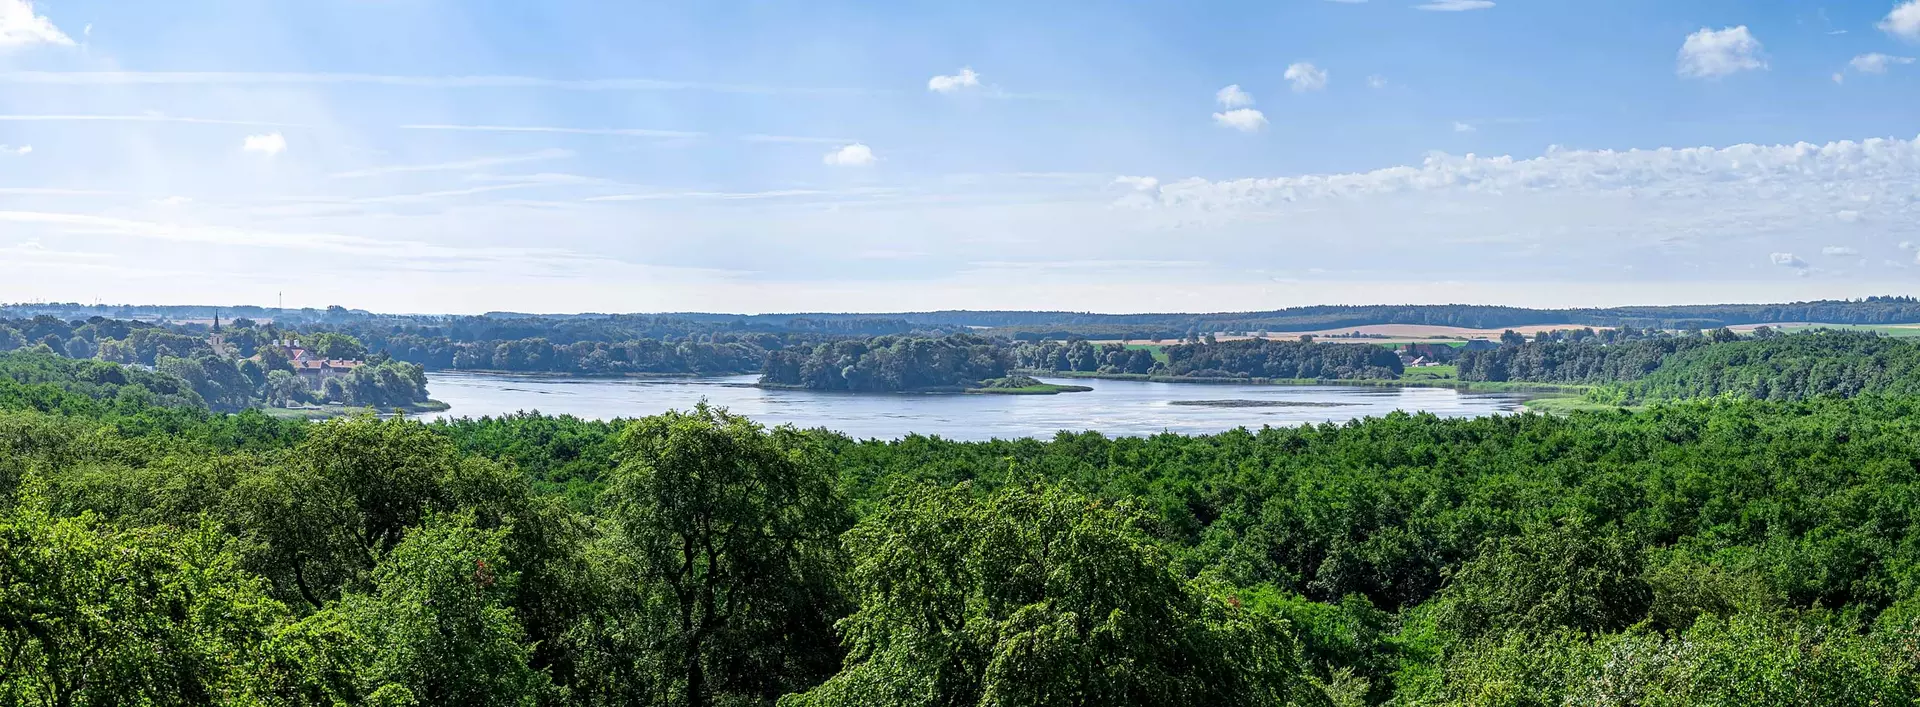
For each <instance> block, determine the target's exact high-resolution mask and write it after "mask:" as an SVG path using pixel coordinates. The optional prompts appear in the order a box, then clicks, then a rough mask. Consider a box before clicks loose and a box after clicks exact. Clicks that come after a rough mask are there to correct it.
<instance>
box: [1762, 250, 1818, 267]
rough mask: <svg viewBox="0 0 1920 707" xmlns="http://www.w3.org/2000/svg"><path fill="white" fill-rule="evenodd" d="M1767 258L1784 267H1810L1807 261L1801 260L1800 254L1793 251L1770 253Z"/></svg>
mask: <svg viewBox="0 0 1920 707" xmlns="http://www.w3.org/2000/svg"><path fill="white" fill-rule="evenodd" d="M1767 259H1768V260H1772V261H1773V264H1774V265H1778V266H1780V267H1783V268H1796V269H1802V270H1804V269H1806V268H1807V267H1809V266H1808V265H1807V261H1805V260H1801V259H1800V258H1799V256H1796V255H1794V254H1792V253H1774V254H1772V255H1768V256H1767Z"/></svg>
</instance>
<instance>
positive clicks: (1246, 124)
mask: <svg viewBox="0 0 1920 707" xmlns="http://www.w3.org/2000/svg"><path fill="white" fill-rule="evenodd" d="M1213 122H1215V123H1217V124H1220V125H1224V126H1227V127H1229V128H1233V129H1234V130H1238V131H1241V132H1246V133H1251V132H1256V131H1258V130H1259V129H1260V128H1263V127H1266V125H1267V114H1265V113H1262V112H1260V111H1259V110H1256V109H1253V108H1235V109H1233V110H1230V111H1227V112H1225V113H1215V114H1213Z"/></svg>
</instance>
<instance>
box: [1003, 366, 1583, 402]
mask: <svg viewBox="0 0 1920 707" xmlns="http://www.w3.org/2000/svg"><path fill="white" fill-rule="evenodd" d="M1450 368H1452V367H1451V366H1434V367H1432V368H1429V369H1414V370H1415V371H1433V370H1436V369H1450ZM1021 373H1023V374H1026V375H1033V376H1049V377H1054V378H1094V379H1100V380H1130V381H1147V382H1151V383H1196V384H1201V385H1206V384H1214V385H1352V386H1367V387H1375V388H1453V389H1455V390H1461V391H1466V392H1471V393H1561V394H1570V395H1577V394H1581V393H1585V392H1586V391H1587V390H1588V389H1590V388H1592V387H1593V386H1586V385H1556V384H1552V383H1522V382H1514V381H1462V380H1460V379H1458V378H1454V377H1452V376H1442V375H1418V374H1415V376H1414V377H1406V378H1196V377H1193V376H1155V375H1147V374H1142V373H1094V372H1089V371H1021Z"/></svg>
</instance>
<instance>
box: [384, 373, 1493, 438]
mask: <svg viewBox="0 0 1920 707" xmlns="http://www.w3.org/2000/svg"><path fill="white" fill-rule="evenodd" d="M757 379H758V376H751V375H748V376H728V377H724V378H675V379H636V378H618V379H606V378H542V377H531V376H503V375H491V374H471V373H431V374H428V376H427V386H428V389H429V390H430V391H431V392H432V394H433V397H434V399H436V400H441V401H445V402H446V403H448V404H450V405H452V406H453V407H452V408H450V409H448V410H446V411H445V412H437V413H429V414H426V415H422V416H421V417H423V418H425V419H435V418H441V417H480V416H482V415H499V414H502V413H510V412H516V411H534V410H537V411H540V412H543V413H547V414H551V415H559V414H567V415H573V416H576V417H584V418H592V419H611V418H616V417H639V416H642V415H651V414H655V413H659V412H664V411H666V410H670V409H686V408H689V407H692V406H693V405H694V404H695V403H698V402H700V401H701V400H706V401H708V402H709V403H712V404H714V405H717V406H720V407H724V408H727V409H729V410H731V411H733V412H734V413H736V414H740V415H746V416H748V417H751V418H753V419H755V420H757V421H759V422H761V423H764V424H768V425H779V424H787V423H792V424H795V425H798V426H800V427H826V428H829V429H833V430H839V431H841V432H844V433H846V434H848V435H850V436H853V437H856V438H863V439H864V438H869V437H877V438H881V439H896V438H899V437H901V436H904V435H906V434H908V433H920V434H925V435H939V436H941V437H946V438H948V439H962V440H984V439H991V438H1001V439H1010V438H1014V437H1050V436H1052V435H1053V434H1054V433H1055V432H1058V431H1060V430H1071V431H1080V430H1095V431H1098V432H1101V433H1104V434H1107V435H1110V436H1119V435H1148V434H1155V433H1159V432H1179V433H1185V434H1202V433H1213V432H1221V431H1224V430H1228V429H1232V428H1235V427H1248V428H1253V429H1258V428H1259V427H1261V426H1263V425H1272V426H1276V427H1278V426H1284V425H1300V424H1305V423H1318V422H1329V421H1331V422H1343V421H1346V420H1351V419H1354V418H1358V417H1377V416H1380V415H1384V414H1386V413H1389V412H1392V411H1394V410H1405V411H1408V412H1421V411H1424V412H1430V413H1433V414H1435V415H1442V416H1446V417H1471V416H1477V415H1488V414H1493V413H1501V412H1513V411H1516V410H1518V409H1519V408H1520V399H1519V398H1516V397H1513V396H1507V395H1490V394H1468V393H1461V392H1459V391H1455V390H1451V389H1447V388H1373V387H1359V386H1278V385H1211V384H1198V383H1146V382H1140V381H1112V380H1072V381H1062V380H1048V382H1055V383H1073V384H1076V385H1087V386H1091V387H1092V388H1093V390H1092V391H1091V392H1086V393H1066V394H1062V395H953V394H947V395H915V394H898V395H887V394H854V393H826V392H816V391H804V390H763V389H760V388H756V387H754V386H753V382H754V381H755V380H757ZM1196 403H1197V404H1196Z"/></svg>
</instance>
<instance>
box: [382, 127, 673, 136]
mask: <svg viewBox="0 0 1920 707" xmlns="http://www.w3.org/2000/svg"><path fill="white" fill-rule="evenodd" d="M400 129H401V130H451V131H463V132H484V133H565V134H570V135H615V136H622V137H663V138H681V137H702V136H704V135H706V133H698V132H688V131H685V130H651V129H647V128H563V127H552V126H544V125H440V124H429V125H402V126H400Z"/></svg>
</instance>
